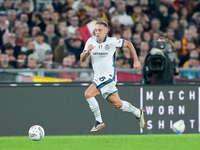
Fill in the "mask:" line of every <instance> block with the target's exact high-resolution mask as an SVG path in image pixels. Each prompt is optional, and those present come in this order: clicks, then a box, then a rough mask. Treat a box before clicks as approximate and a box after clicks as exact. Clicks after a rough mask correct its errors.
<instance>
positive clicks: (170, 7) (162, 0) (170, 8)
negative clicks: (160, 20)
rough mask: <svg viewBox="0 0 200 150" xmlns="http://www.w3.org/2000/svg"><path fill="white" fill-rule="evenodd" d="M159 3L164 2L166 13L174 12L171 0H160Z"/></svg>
mask: <svg viewBox="0 0 200 150" xmlns="http://www.w3.org/2000/svg"><path fill="white" fill-rule="evenodd" d="M160 3H161V4H164V5H165V6H166V7H167V9H168V13H169V14H170V15H172V14H174V13H175V10H174V8H173V7H172V2H171V1H169V0H160Z"/></svg>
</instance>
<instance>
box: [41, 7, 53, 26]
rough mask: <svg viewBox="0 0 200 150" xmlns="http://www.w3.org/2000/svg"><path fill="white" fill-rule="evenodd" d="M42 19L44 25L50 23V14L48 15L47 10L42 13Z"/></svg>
mask: <svg viewBox="0 0 200 150" xmlns="http://www.w3.org/2000/svg"><path fill="white" fill-rule="evenodd" d="M42 18H43V21H44V23H45V24H46V25H48V24H49V23H50V19H51V14H50V11H49V10H48V9H44V11H43V13H42Z"/></svg>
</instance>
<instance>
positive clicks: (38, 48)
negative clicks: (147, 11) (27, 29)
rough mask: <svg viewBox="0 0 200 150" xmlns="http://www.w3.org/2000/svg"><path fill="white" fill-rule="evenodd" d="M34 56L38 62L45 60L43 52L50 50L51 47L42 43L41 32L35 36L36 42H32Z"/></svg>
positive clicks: (42, 35)
mask: <svg viewBox="0 0 200 150" xmlns="http://www.w3.org/2000/svg"><path fill="white" fill-rule="evenodd" d="M34 45H35V51H36V55H37V57H38V60H39V62H43V61H44V60H45V52H46V51H48V50H50V51H51V50H52V49H51V46H50V45H49V44H47V43H45V42H44V34H43V33H42V32H38V33H37V34H36V41H34Z"/></svg>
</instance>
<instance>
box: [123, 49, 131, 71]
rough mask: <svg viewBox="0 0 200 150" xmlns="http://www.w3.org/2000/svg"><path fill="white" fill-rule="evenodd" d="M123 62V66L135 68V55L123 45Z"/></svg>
mask: <svg viewBox="0 0 200 150" xmlns="http://www.w3.org/2000/svg"><path fill="white" fill-rule="evenodd" d="M122 51H123V60H124V61H123V64H122V68H133V57H132V55H131V53H130V51H129V49H128V48H125V47H123V48H122Z"/></svg>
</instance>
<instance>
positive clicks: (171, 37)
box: [166, 27, 175, 46]
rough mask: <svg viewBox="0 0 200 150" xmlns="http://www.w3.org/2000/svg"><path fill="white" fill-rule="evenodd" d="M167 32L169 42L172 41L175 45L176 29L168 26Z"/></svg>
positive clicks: (171, 43)
mask: <svg viewBox="0 0 200 150" xmlns="http://www.w3.org/2000/svg"><path fill="white" fill-rule="evenodd" d="M166 34H167V36H166V38H167V39H168V42H169V43H170V45H171V46H173V45H174V41H175V38H174V29H173V28H170V27H168V28H167V31H166Z"/></svg>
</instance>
